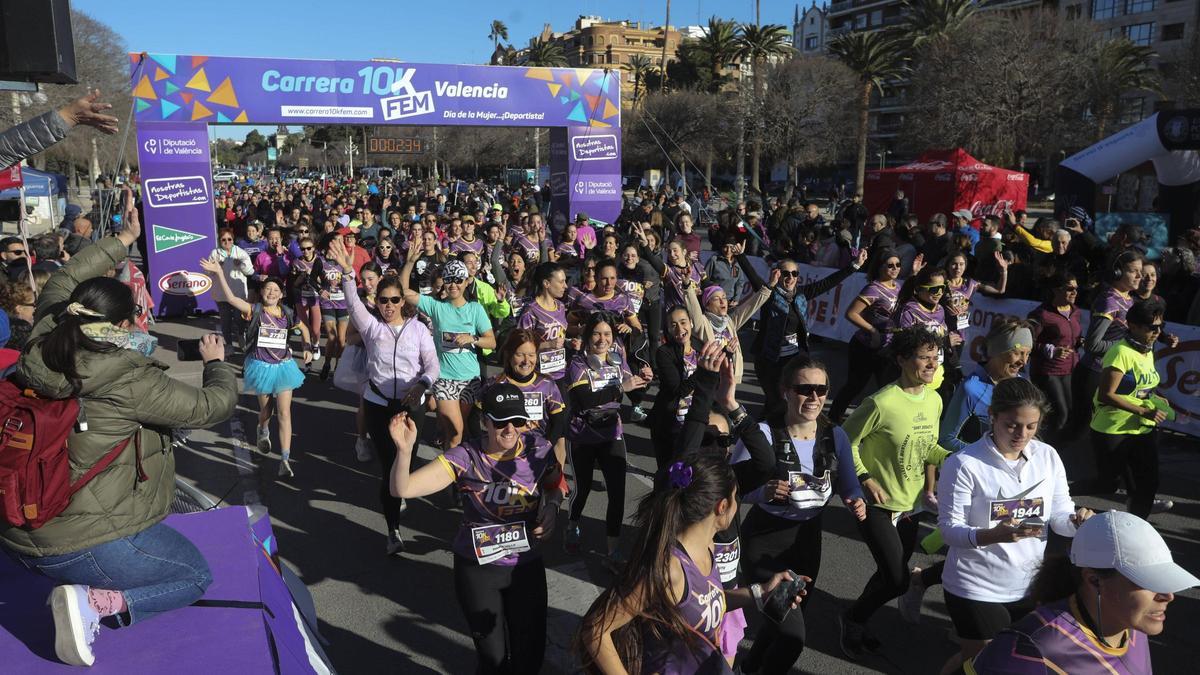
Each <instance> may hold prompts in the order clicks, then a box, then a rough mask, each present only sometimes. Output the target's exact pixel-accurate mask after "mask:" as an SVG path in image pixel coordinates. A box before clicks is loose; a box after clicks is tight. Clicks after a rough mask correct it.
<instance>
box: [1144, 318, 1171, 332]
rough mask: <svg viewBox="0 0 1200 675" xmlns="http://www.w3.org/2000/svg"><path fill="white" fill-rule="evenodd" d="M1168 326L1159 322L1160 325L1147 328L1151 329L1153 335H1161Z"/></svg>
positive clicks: (1154, 324)
mask: <svg viewBox="0 0 1200 675" xmlns="http://www.w3.org/2000/svg"><path fill="white" fill-rule="evenodd" d="M1166 325H1167V324H1165V323H1163V322H1162V321H1159V322H1158V323H1152V324H1147V325H1146V328H1148V329H1150V332H1151V333H1161V332H1162V331H1163V328H1165V327H1166Z"/></svg>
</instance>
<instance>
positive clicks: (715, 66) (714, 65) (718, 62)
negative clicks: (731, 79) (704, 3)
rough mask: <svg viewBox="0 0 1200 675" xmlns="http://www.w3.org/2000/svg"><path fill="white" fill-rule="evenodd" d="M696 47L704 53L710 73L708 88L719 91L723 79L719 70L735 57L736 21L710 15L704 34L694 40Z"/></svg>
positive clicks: (736, 48) (736, 49)
mask: <svg viewBox="0 0 1200 675" xmlns="http://www.w3.org/2000/svg"><path fill="white" fill-rule="evenodd" d="M696 47H697V48H698V49H699V50H700V53H701V54H704V59H705V60H706V61H707V62H708V68H709V71H710V72H711V73H712V80H711V83H710V90H711V91H713V92H716V91H719V90H720V89H721V85H722V84H723V80H724V79H725V77H724V75H722V73H721V71H722V70H724V69H725V64H727V63H729V62H730V61H732V60H734V59H735V58H737V54H738V25H737V22H736V21H732V20H729V19H720V18H717V17H716V16H710V17H709V18H708V26H707V27H706V28H705V29H704V36H703V37H701V38H700V39H698V40H696Z"/></svg>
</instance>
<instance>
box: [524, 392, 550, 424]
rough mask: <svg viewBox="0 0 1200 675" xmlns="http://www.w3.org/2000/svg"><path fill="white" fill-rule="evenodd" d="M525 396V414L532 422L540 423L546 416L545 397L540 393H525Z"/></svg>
mask: <svg viewBox="0 0 1200 675" xmlns="http://www.w3.org/2000/svg"><path fill="white" fill-rule="evenodd" d="M524 394H525V414H526V415H528V416H529V419H530V420H531V421H534V422H541V421H542V419H543V418H544V417H545V416H546V406H545V396H544V395H543V394H542V392H540V391H527V392H524Z"/></svg>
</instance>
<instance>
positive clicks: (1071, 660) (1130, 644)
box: [964, 598, 1152, 675]
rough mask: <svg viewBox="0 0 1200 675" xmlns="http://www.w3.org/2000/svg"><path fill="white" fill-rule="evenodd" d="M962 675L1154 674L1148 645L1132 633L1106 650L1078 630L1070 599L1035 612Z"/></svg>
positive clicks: (1004, 633) (991, 645)
mask: <svg viewBox="0 0 1200 675" xmlns="http://www.w3.org/2000/svg"><path fill="white" fill-rule="evenodd" d="M964 670H965V671H966V672H968V673H987V675H1044V674H1045V673H1111V674H1112V675H1144V674H1145V673H1149V672H1152V669H1151V665H1150V639H1149V638H1148V637H1146V634H1145V633H1142V632H1141V631H1137V630H1130V631H1127V632H1126V633H1125V641H1124V644H1123V645H1122V646H1120V647H1118V648H1116V649H1112V648H1106V647H1104V646H1103V645H1101V644H1100V643H1099V642H1098V641H1097V640H1096V636H1095V635H1094V634H1093V633H1092V631H1090V630H1088V629H1087V628H1084V626H1083V625H1082V624H1081V622H1080V619H1079V614H1078V605H1077V604H1076V603H1075V599H1074V598H1071V599H1069V600H1060V601H1058V602H1053V603H1050V604H1048V605H1043V606H1041V607H1038V608H1037V609H1035V610H1033V611H1032V612H1030V613H1029V614H1026V615H1025V617H1024V618H1022V619H1019V620H1018V621H1017V622H1016V623H1014V624H1013V625H1011V626H1009V627H1008V628H1005V629H1004V630H1003V631H1001V632H1000V634H999V635H997V636H996V637H995V639H993V640H992V641H991V642H990V643H989V644H988V645H987V646H986V647H984V648H983V651H981V652H979V655H978V656H976V657H975V659H974V660H973V661H972V662H971V663H969V664H966V665H965V666H964Z"/></svg>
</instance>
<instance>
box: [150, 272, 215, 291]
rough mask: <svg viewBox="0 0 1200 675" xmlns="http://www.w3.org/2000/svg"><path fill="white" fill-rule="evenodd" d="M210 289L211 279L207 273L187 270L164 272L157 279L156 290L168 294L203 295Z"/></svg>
mask: <svg viewBox="0 0 1200 675" xmlns="http://www.w3.org/2000/svg"><path fill="white" fill-rule="evenodd" d="M211 289H212V279H210V278H209V277H208V275H207V274H200V273H199V272H192V271H189V270H177V271H175V272H171V273H169V274H164V275H163V276H162V277H161V278H159V280H158V290H160V291H162V292H163V293H168V294H170V295H204V294H205V293H207V292H208V291H209V290H211Z"/></svg>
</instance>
